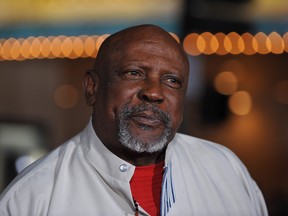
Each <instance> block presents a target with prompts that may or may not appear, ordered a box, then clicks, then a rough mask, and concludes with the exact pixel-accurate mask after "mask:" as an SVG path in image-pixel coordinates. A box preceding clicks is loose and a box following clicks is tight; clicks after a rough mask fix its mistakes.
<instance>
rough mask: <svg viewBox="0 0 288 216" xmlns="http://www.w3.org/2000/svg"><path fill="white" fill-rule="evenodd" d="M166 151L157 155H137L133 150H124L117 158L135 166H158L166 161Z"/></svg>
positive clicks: (156, 153)
mask: <svg viewBox="0 0 288 216" xmlns="http://www.w3.org/2000/svg"><path fill="white" fill-rule="evenodd" d="M165 151H166V149H163V150H162V151H160V152H155V153H137V152H132V151H131V150H127V149H124V150H122V152H121V153H122V154H118V155H117V156H118V157H120V158H122V159H123V160H125V161H127V162H129V163H131V164H133V165H134V166H147V165H152V164H158V163H160V162H162V161H164V159H165Z"/></svg>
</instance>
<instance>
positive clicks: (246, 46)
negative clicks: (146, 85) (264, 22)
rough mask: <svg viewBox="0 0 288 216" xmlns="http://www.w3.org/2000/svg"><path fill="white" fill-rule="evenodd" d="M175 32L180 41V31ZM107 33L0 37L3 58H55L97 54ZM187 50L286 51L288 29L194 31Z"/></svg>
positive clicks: (195, 53)
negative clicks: (223, 31)
mask: <svg viewBox="0 0 288 216" xmlns="http://www.w3.org/2000/svg"><path fill="white" fill-rule="evenodd" d="M171 35H172V36H173V37H174V38H175V39H176V40H177V41H179V38H178V37H177V35H175V34H173V33H171ZM108 36H109V35H108V34H105V35H101V36H98V35H93V36H88V35H81V36H63V35H60V36H49V37H43V36H39V37H33V36H31V37H28V38H18V39H16V38H8V39H0V61H7V60H17V61H23V60H27V59H45V58H47V59H54V58H70V59H75V58H86V57H95V56H96V55H97V51H98V49H99V47H100V45H101V43H102V42H103V41H104V40H105V38H106V37H108ZM183 47H184V49H185V51H186V52H187V53H188V54H190V55H192V56H198V55H211V54H217V55H226V54H232V55H238V54H244V55H254V54H282V53H285V52H286V53H287V52H288V32H287V33H285V34H284V35H280V34H278V33H277V32H272V33H270V34H269V35H267V34H265V33H263V32H259V33H257V34H255V35H252V34H251V33H248V32H247V33H244V34H242V35H239V34H237V33H236V32H231V33H229V34H224V33H216V34H212V33H210V32H203V33H199V34H198V33H191V34H188V35H187V36H186V37H185V38H184V40H183Z"/></svg>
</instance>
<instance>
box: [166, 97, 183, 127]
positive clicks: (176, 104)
mask: <svg viewBox="0 0 288 216" xmlns="http://www.w3.org/2000/svg"><path fill="white" fill-rule="evenodd" d="M166 99H167V100H166V108H167V109H166V110H167V112H168V113H169V114H170V116H171V118H172V121H173V124H174V125H175V127H178V126H179V125H180V124H181V122H182V118H183V108H184V96H183V95H182V94H170V95H169V96H167V98H166Z"/></svg>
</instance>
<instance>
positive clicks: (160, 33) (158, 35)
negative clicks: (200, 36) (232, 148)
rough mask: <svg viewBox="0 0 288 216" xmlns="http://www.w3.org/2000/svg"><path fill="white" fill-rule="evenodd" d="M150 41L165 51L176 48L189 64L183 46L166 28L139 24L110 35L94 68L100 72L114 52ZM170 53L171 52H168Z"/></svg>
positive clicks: (99, 52) (101, 47) (184, 62)
mask: <svg viewBox="0 0 288 216" xmlns="http://www.w3.org/2000/svg"><path fill="white" fill-rule="evenodd" d="M144 41H145V42H150V43H151V44H153V43H154V45H156V44H157V45H158V46H163V52H165V49H167V48H169V49H174V51H175V52H179V53H180V56H181V58H182V59H181V60H182V61H183V64H186V65H187V66H188V65H189V63H188V58H187V55H186V53H185V51H184V50H183V47H182V46H181V45H180V44H179V43H178V42H177V41H176V40H175V38H173V37H172V36H171V35H170V34H169V33H168V32H167V31H165V30H164V29H162V28H160V27H158V26H155V25H149V24H146V25H139V26H133V27H130V28H127V29H124V30H122V31H119V32H116V33H115V34H112V35H110V36H109V37H108V38H107V39H105V41H104V42H103V43H102V45H101V46H100V49H99V51H98V54H97V58H96V60H95V65H94V69H96V70H97V68H98V70H97V71H98V72H100V71H99V69H100V68H101V64H102V63H104V62H105V64H106V63H107V62H106V61H107V60H108V59H110V58H111V57H112V56H113V54H114V53H116V52H123V51H125V49H127V48H128V47H130V46H131V45H132V46H133V44H134V43H141V42H144ZM168 53H169V52H168Z"/></svg>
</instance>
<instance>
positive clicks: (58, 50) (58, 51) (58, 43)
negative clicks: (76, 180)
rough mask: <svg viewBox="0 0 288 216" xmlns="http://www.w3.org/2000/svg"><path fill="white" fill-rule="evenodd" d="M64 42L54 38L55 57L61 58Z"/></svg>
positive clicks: (52, 44)
mask: <svg viewBox="0 0 288 216" xmlns="http://www.w3.org/2000/svg"><path fill="white" fill-rule="evenodd" d="M61 45H62V41H61V40H60V39H59V37H56V38H54V40H53V41H52V43H51V53H52V54H53V57H58V56H60V54H61V52H62V50H61Z"/></svg>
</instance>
